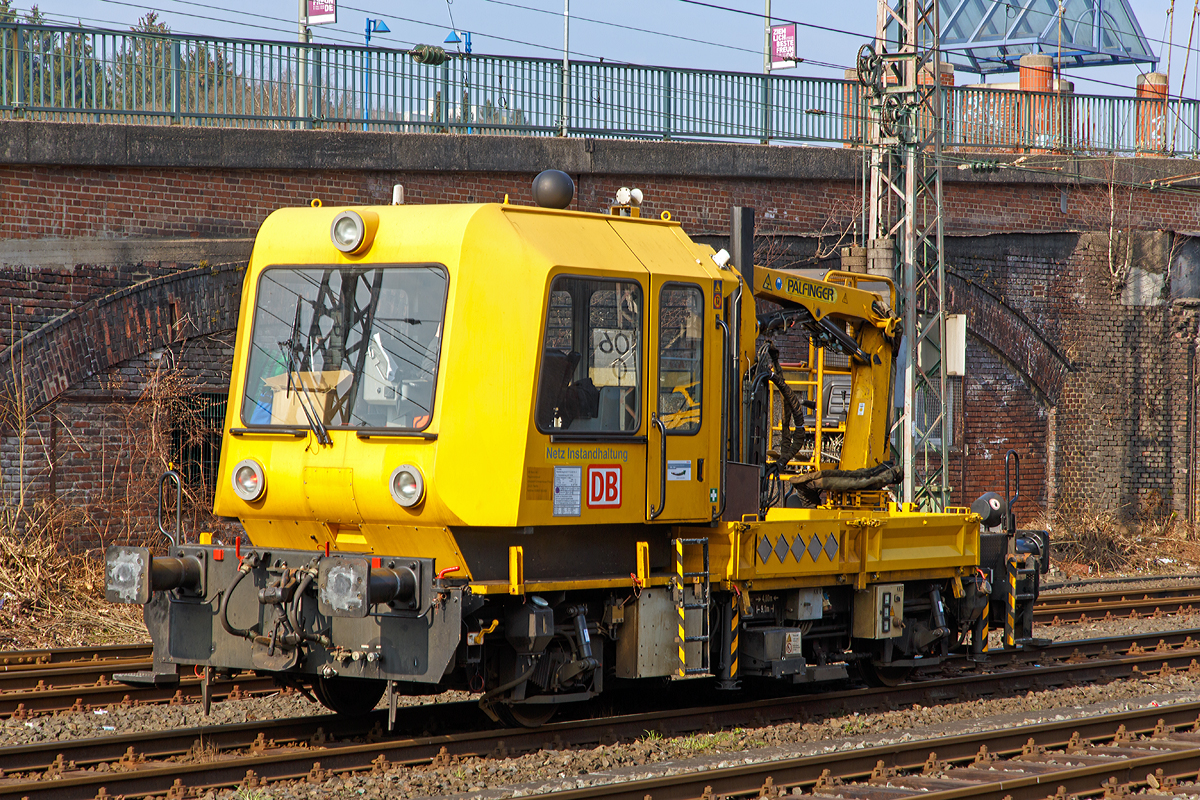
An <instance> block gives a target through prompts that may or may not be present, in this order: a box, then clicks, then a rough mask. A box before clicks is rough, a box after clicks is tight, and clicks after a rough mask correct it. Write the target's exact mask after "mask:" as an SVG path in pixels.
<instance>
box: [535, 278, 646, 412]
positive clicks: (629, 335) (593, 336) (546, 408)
mask: <svg viewBox="0 0 1200 800" xmlns="http://www.w3.org/2000/svg"><path fill="white" fill-rule="evenodd" d="M641 353H642V287H641V285H640V284H638V283H637V282H636V281H617V280H606V279H594V278H581V277H575V276H569V275H560V276H558V277H556V278H555V279H554V281H553V282H552V283H551V284H550V305H549V309H548V311H547V315H546V329H545V336H544V337H543V342H542V357H541V373H540V375H539V377H538V393H537V402H536V404H535V408H534V418H535V421H536V422H537V426H538V430H541V431H543V432H545V433H555V432H566V431H570V432H572V433H576V432H578V433H587V432H597V433H634V432H636V431H637V430H638V428H639V427H640V426H641V390H642V363H641V358H642V355H641Z"/></svg>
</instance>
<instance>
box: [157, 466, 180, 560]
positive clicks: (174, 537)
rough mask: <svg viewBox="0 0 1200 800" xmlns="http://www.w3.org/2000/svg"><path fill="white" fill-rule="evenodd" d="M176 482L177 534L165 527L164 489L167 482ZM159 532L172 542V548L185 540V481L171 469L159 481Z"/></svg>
mask: <svg viewBox="0 0 1200 800" xmlns="http://www.w3.org/2000/svg"><path fill="white" fill-rule="evenodd" d="M168 480H171V481H174V482H175V532H174V533H172V532H171V531H168V530H167V529H166V528H165V527H164V526H163V497H164V494H163V489H165V488H166V485H167V481H168ZM158 531H159V533H161V534H162V535H163V536H165V537H167V539H168V540H169V541H170V542H171V546H172V547H178V546H179V542H180V541H181V540H182V539H183V480H182V479H181V478H180V476H179V473H178V472H176V471H175V470H174V469H169V470H167V471H166V472H164V473H163V475H162V477H161V478H159V479H158Z"/></svg>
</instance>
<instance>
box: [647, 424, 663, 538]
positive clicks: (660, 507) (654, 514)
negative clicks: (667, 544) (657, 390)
mask: <svg viewBox="0 0 1200 800" xmlns="http://www.w3.org/2000/svg"><path fill="white" fill-rule="evenodd" d="M650 424H651V425H653V426H654V427H656V428H658V437H659V440H660V441H661V442H662V457H661V458H660V459H659V462H660V466H661V467H662V477H661V478H660V479H659V482H658V484H659V490H658V499H659V503H658V508H657V509H656V508H654V506H651V507H650V519H651V521H653V520H656V519H658V517H659V515H661V514H662V512H663V509H664V508H666V507H667V426H666V425H663V421H662V420H661V419H659V418H658V414H651V415H650Z"/></svg>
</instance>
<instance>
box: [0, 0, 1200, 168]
mask: <svg viewBox="0 0 1200 800" xmlns="http://www.w3.org/2000/svg"><path fill="white" fill-rule="evenodd" d="M368 54H369V56H368ZM447 55H448V60H447V61H446V62H445V63H443V64H440V65H436V66H434V65H430V64H423V63H417V62H416V61H414V60H413V59H412V57H411V55H410V51H408V50H402V49H389V48H376V47H372V48H370V50H369V51H368V50H367V49H366V48H364V47H359V46H352V45H333V44H317V43H304V42H285V41H268V40H261V39H228V38H221V37H211V36H185V35H179V34H158V33H153V34H152V33H143V32H132V31H114V30H105V29H101V28H85V27H67V26H57V25H34V24H28V23H24V22H5V23H0V119H2V118H10V119H15V118H20V119H27V120H35V121H36V120H41V121H79V122H100V123H103V122H120V123H139V124H151V125H166V124H173V125H203V126H223V127H242V128H278V127H290V128H326V129H329V128H332V129H339V130H351V129H354V130H361V129H362V128H363V127H364V123H365V126H366V127H367V128H368V129H369V130H373V131H396V132H404V131H412V132H425V133H436V132H453V133H492V134H508V135H522V136H558V135H561V134H562V133H563V132H564V130H565V132H566V133H567V135H570V136H586V137H596V138H600V137H620V138H643V139H685V140H708V141H743V142H758V141H763V140H768V141H775V142H778V143H791V142H808V143H819V144H830V145H838V144H850V145H855V144H858V145H861V144H863V143H864V141H865V140H866V137H867V134H868V129H869V125H868V119H869V116H870V114H871V113H872V112H871V109H870V102H871V101H870V98H869V95H868V93H867V92H866V91H865V90H864V89H863V87H861V86H860V85H859V84H858V82H857V81H851V80H841V79H834V78H813V77H803V76H794V75H760V74H757V73H742V72H728V71H718V70H691V69H679V68H673V67H659V66H641V65H630V64H613V63H607V62H592V61H571V62H569V63H568V64H567V65H566V68H565V75H564V65H563V64H562V63H561V62H560V61H556V60H552V59H544V58H531V57H509V56H493V55H477V54H476V55H467V54H459V53H451V54H447ZM301 76H304V78H303V80H302V78H301ZM564 77H565V79H566V80H565V81H564ZM564 83H565V85H566V86H567V88H568V91H567V92H566V95H565V97H564V94H563V90H562V87H563V86H564ZM364 99H365V103H366V104H365V108H366V110H367V113H366V117H367V119H365V120H364V113H363V109H364ZM944 103H945V107H944V112H943V114H942V115H941V117H942V123H941V125H942V139H943V142H944V145H945V147H946V157H947V158H948V159H949V160H950V161H951V162H962V166H963V167H964V168H967V169H983V170H985V171H990V169H992V168H993V167H995V165H989V164H986V163H979V162H976V163H972V158H973V156H976V155H977V154H978V153H986V152H997V151H999V152H1007V153H1012V152H1064V151H1069V152H1072V153H1079V152H1089V153H1134V154H1136V153H1153V154H1156V155H1162V154H1169V153H1175V154H1184V155H1188V156H1190V157H1200V102H1197V101H1196V100H1183V99H1180V98H1167V99H1163V98H1135V97H1106V96H1097V95H1078V94H1074V93H1069V94H1057V93H1053V92H1026V91H1019V90H1010V89H994V88H989V87H968V86H955V87H946V92H945V95H944ZM916 124H917V126H918V127H919V128H922V129H923V130H922V131H920V132H921V133H927V132H929V131H928V130H927V129H929V128H931V127H932V125H933V120H932V118H931V117H928V118H926V117H918V119H917V123H916ZM564 126H565V127H564Z"/></svg>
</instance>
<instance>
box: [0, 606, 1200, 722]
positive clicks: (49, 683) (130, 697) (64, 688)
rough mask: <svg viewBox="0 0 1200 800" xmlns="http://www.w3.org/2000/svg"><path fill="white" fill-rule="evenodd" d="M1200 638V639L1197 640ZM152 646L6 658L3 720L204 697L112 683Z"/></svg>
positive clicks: (1068, 613)
mask: <svg viewBox="0 0 1200 800" xmlns="http://www.w3.org/2000/svg"><path fill="white" fill-rule="evenodd" d="M1187 610H1200V583H1197V584H1187V585H1180V586H1173V587H1163V588H1154V589H1136V588H1134V589H1122V590H1116V591H1104V592H1080V593H1073V594H1061V595H1047V596H1044V597H1043V598H1042V600H1041V601H1040V602H1039V604H1038V605H1037V606H1036V607H1035V610H1034V619H1035V621H1038V622H1041V623H1043V624H1055V621H1056V620H1057V623H1058V624H1070V623H1074V622H1080V621H1090V620H1097V619H1105V618H1108V617H1113V618H1115V617H1128V616H1130V615H1131V614H1133V615H1139V616H1155V615H1159V616H1161V615H1164V614H1174V613H1179V612H1182V611H1187ZM1197 638H1200V637H1197ZM150 655H151V650H150V646H149V645H106V646H98V647H79V648H66V649H61V650H49V649H46V650H25V651H15V652H10V653H0V716H12V715H16V716H17V717H18V718H23V717H25V716H27V715H34V714H41V713H49V712H55V711H70V710H80V711H86V710H88V709H89V708H101V707H107V706H110V705H113V704H122V703H125V704H130V703H162V702H172V701H173V702H186V701H189V700H192V699H194V698H196V697H199V695H200V681H199V679H197V678H193V677H191V676H187V677H184V678H183V679H182V680H181V681H180V684H179V685H178V686H177V687H171V688H169V689H168V688H164V687H154V688H143V687H133V686H126V685H124V684H119V683H115V682H114V681H113V680H112V673H113V672H132V671H136V670H139V669H147V668H149V666H150ZM272 690H273V685H272V684H271V682H270V681H267V680H263V679H259V678H253V677H243V678H241V679H239V680H237V681H235V682H232V683H230V682H225V683H223V684H218V686H217V691H216V695H215V696H216V697H218V698H224V697H227V696H229V695H230V694H232V696H233V697H234V698H237V697H239V696H241V695H243V694H252V695H257V694H262V693H265V692H270V691H272Z"/></svg>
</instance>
